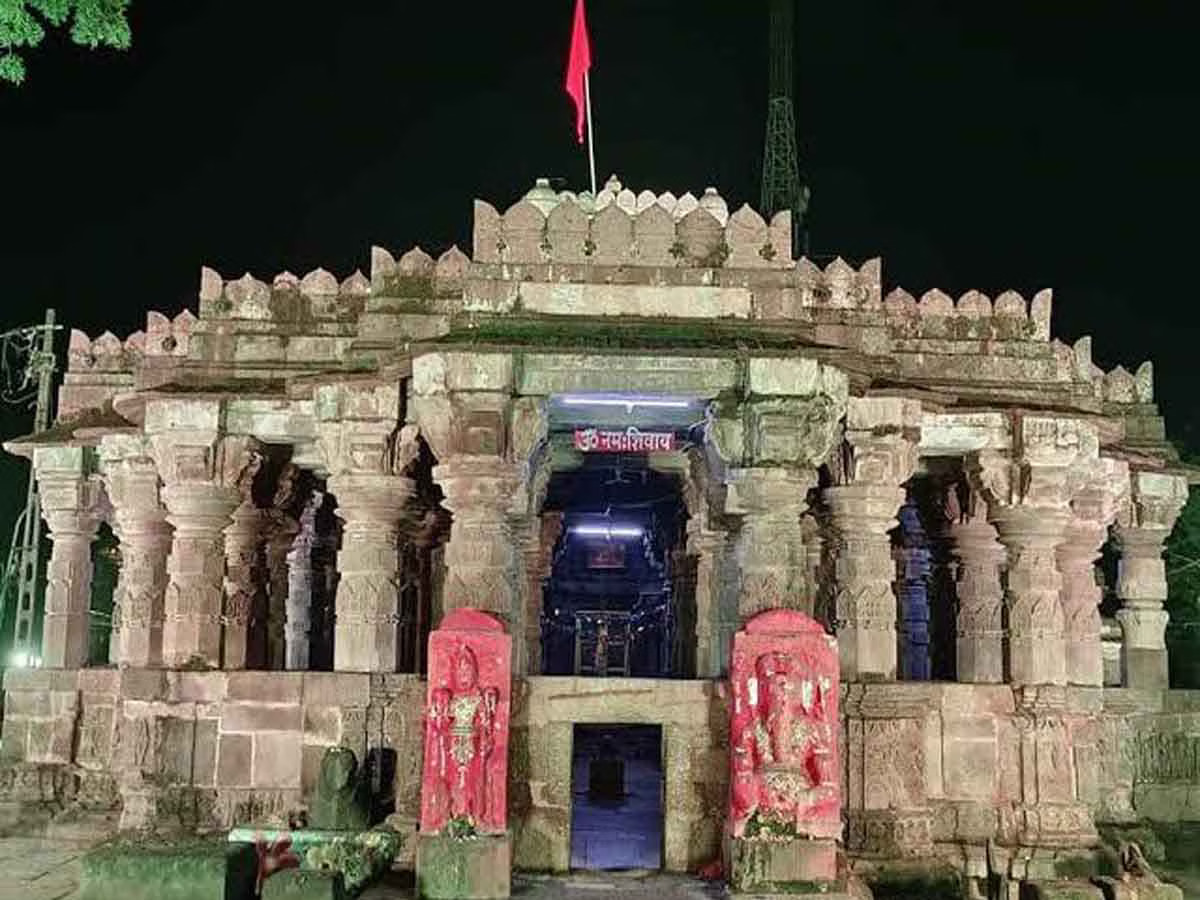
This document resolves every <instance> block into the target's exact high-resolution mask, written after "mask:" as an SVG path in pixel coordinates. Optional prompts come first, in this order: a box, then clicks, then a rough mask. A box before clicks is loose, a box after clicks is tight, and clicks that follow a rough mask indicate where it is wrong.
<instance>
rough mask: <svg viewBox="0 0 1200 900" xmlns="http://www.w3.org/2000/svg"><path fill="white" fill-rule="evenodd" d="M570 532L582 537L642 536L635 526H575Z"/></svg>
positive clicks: (640, 530) (639, 529)
mask: <svg viewBox="0 0 1200 900" xmlns="http://www.w3.org/2000/svg"><path fill="white" fill-rule="evenodd" d="M571 532H572V533H573V534H578V535H583V536H584V537H607V538H615V537H628V538H635V537H641V536H642V529H641V528H639V527H638V526H636V525H576V526H575V527H574V528H572V529H571Z"/></svg>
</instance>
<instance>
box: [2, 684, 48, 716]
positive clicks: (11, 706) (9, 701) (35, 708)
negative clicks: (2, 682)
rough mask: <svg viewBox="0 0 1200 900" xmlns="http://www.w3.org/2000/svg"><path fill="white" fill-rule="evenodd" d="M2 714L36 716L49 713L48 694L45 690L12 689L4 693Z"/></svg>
mask: <svg viewBox="0 0 1200 900" xmlns="http://www.w3.org/2000/svg"><path fill="white" fill-rule="evenodd" d="M4 715H5V717H6V718H7V717H8V716H36V717H41V718H46V717H48V716H49V715H50V694H49V693H48V692H47V691H13V690H9V691H7V692H6V693H5V695H4Z"/></svg>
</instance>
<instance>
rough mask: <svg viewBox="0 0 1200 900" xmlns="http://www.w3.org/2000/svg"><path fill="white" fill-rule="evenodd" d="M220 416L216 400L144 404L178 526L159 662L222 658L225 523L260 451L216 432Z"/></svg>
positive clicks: (205, 663)
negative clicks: (161, 658)
mask: <svg viewBox="0 0 1200 900" xmlns="http://www.w3.org/2000/svg"><path fill="white" fill-rule="evenodd" d="M220 421H221V414H220V403H219V402H217V401H207V400H204V401H189V400H154V401H151V402H150V403H149V404H147V412H146V430H147V433H148V434H150V436H151V441H152V446H153V448H154V457H155V461H156V463H157V464H158V471H159V476H160V477H161V478H162V481H163V485H164V487H163V490H162V499H163V503H164V504H165V505H166V507H167V513H168V515H167V521H168V522H170V523H171V525H172V526H173V527H174V529H175V530H174V534H173V536H172V541H171V555H170V557H169V558H168V560H167V574H168V582H167V592H166V601H165V605H164V607H165V608H164V619H165V621H164V623H163V662H164V664H165V665H167V666H168V667H171V668H184V667H188V666H202V667H207V668H218V667H219V666H220V665H221V646H222V627H221V623H222V617H223V616H224V608H223V600H224V587H225V529H226V527H228V526H229V524H230V517H231V516H232V514H233V511H234V510H235V509H236V508H237V507H238V504H239V503H240V502H241V497H242V494H243V483H244V481H245V480H247V479H249V478H252V477H253V473H254V472H255V471H257V466H258V462H259V454H258V450H257V444H256V443H255V442H254V441H253V440H252V439H251V438H247V437H234V436H230V437H223V436H221V434H220V431H219V427H218V426H219V424H220ZM185 423H186V424H187V425H189V426H191V427H184V424H185Z"/></svg>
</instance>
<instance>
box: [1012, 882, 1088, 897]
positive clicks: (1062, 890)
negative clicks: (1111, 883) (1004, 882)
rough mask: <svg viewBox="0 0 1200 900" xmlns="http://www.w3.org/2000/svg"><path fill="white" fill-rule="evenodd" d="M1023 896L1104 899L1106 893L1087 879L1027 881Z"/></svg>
mask: <svg viewBox="0 0 1200 900" xmlns="http://www.w3.org/2000/svg"><path fill="white" fill-rule="evenodd" d="M1021 897H1022V898H1023V900H1024V898H1028V900H1103V898H1104V894H1103V892H1102V891H1101V890H1100V888H1098V887H1097V886H1096V885H1094V884H1089V883H1088V882H1086V881H1026V882H1023V883H1022V885H1021Z"/></svg>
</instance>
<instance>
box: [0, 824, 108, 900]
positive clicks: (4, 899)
mask: <svg viewBox="0 0 1200 900" xmlns="http://www.w3.org/2000/svg"><path fill="white" fill-rule="evenodd" d="M88 846H89V844H88V843H86V842H80V841H62V840H46V839H42V838H15V837H10V838H3V839H0V900H62V898H64V897H69V896H70V895H71V894H72V893H74V892H75V889H76V888H77V887H78V886H79V859H80V857H82V856H83V854H84V853H85V852H86V851H87V848H88Z"/></svg>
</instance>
